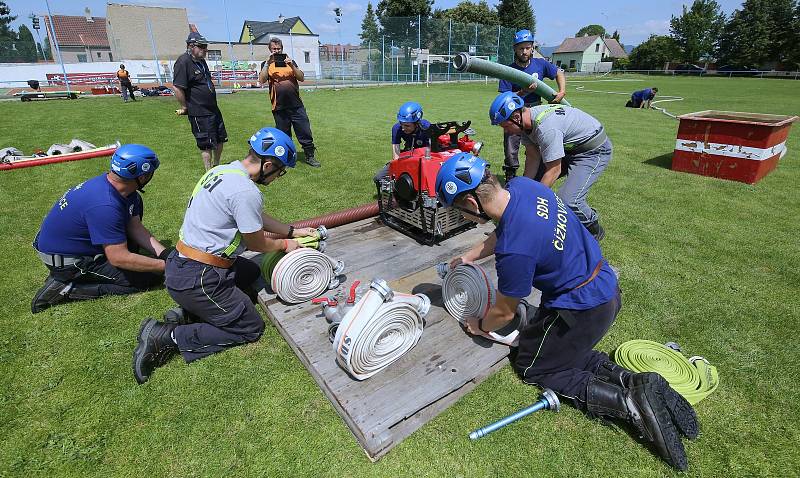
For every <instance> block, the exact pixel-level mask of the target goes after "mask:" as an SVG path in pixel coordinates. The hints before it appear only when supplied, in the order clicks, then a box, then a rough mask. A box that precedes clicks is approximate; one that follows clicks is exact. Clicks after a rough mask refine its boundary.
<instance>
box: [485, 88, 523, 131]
mask: <svg viewBox="0 0 800 478" xmlns="http://www.w3.org/2000/svg"><path fill="white" fill-rule="evenodd" d="M523 106H525V102H524V101H522V98H520V97H519V95H518V94H516V93H513V92H511V91H506V92H505V93H500V94H499V95H497V97H496V98H495V99H494V101H492V105H491V106H490V107H489V121H491V122H492V124H493V125H498V124H500V123H502V122H503V121H506V120H508V118H510V117H511V113H513V112H515V111H517V110H518V109H520V108H522V107H523Z"/></svg>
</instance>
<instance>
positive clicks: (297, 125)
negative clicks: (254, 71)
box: [258, 38, 320, 168]
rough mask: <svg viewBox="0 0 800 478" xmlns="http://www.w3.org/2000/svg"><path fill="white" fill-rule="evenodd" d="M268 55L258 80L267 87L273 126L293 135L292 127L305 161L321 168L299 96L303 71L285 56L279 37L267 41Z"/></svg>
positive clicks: (309, 124)
mask: <svg viewBox="0 0 800 478" xmlns="http://www.w3.org/2000/svg"><path fill="white" fill-rule="evenodd" d="M269 51H270V56H269V59H267V61H265V62H263V63H261V73H259V75H258V81H259V82H260V83H261V84H262V85H263V84H267V85H268V86H269V99H270V101H271V102H272V116H273V118H275V127H276V128H278V129H279V130H281V131H283V132H284V133H286V134H287V135H289V137H290V138H291V137H292V129H294V133H295V135H297V141H298V142H299V143H300V146H302V147H303V152H304V153H305V159H304V161H305V163H306V164H308V165H309V166H313V167H315V168H318V167H320V164H319V161H317V159H316V158H315V157H314V152H315V149H316V148H315V147H314V138H313V137H312V135H311V123H310V122H309V121H308V114H307V113H306V108H305V106H303V100H301V99H300V85H299V84H298V82H301V81H303V80H305V74H304V73H303V70H301V69H300V68H298V67H297V63H295V62H294V61H293V60H292V59H291V58H289V56H288V55H285V54H284V53H283V42H282V41H281V40H280V38H271V39H270V40H269Z"/></svg>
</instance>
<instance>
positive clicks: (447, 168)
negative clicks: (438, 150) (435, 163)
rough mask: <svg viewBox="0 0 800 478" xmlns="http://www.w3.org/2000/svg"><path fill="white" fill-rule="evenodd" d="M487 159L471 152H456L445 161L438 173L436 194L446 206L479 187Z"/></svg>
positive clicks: (486, 166)
mask: <svg viewBox="0 0 800 478" xmlns="http://www.w3.org/2000/svg"><path fill="white" fill-rule="evenodd" d="M488 167H489V166H488V165H487V164H486V161H484V160H482V159H481V158H479V157H477V156H474V155H472V154H470V153H456V154H454V155H453V156H452V157H451V158H450V159H448V160H447V161H445V163H444V164H443V165H442V167H441V168H440V169H439V173H438V174H437V175H436V196H437V197H438V198H439V201H441V202H442V204H444V205H445V206H452V205H453V201H454V200H455V199H456V197H457V196H458V195H459V194H461V193H463V192H465V191H472V190H473V189H475V188H477V187H478V185H479V184H480V183H481V181H483V178H484V175H485V174H486V169H487V168H488Z"/></svg>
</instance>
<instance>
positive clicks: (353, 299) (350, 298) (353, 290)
mask: <svg viewBox="0 0 800 478" xmlns="http://www.w3.org/2000/svg"><path fill="white" fill-rule="evenodd" d="M359 284H361V281H360V280H357V281H355V282H353V285H351V286H350V295H349V296H347V303H348V304H355V302H356V288H357V287H358V285H359Z"/></svg>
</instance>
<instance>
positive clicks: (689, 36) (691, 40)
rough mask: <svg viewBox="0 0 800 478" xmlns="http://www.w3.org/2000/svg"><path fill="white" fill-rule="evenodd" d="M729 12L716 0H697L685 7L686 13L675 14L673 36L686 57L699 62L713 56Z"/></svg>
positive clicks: (672, 26) (691, 61)
mask: <svg viewBox="0 0 800 478" xmlns="http://www.w3.org/2000/svg"><path fill="white" fill-rule="evenodd" d="M724 26H725V15H724V14H723V13H722V10H721V9H720V6H719V4H718V3H717V2H716V1H715V0H694V2H693V3H692V6H691V8H689V9H687V8H686V5H684V6H683V14H681V16H679V17H676V16H674V15H673V16H672V19H671V20H670V22H669V27H670V28H669V29H670V34H671V36H672V38H673V39H674V40H675V43H676V44H677V45H678V47H679V48H680V50H681V53H682V57H683V58H682V60H683V61H686V62H688V63H695V62H697V61H698V60H700V59H709V58H711V56H712V54H713V53H714V51H715V49H716V47H717V42H718V41H719V37H720V34H721V33H722V29H723V28H724Z"/></svg>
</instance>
